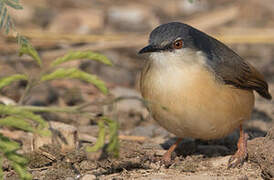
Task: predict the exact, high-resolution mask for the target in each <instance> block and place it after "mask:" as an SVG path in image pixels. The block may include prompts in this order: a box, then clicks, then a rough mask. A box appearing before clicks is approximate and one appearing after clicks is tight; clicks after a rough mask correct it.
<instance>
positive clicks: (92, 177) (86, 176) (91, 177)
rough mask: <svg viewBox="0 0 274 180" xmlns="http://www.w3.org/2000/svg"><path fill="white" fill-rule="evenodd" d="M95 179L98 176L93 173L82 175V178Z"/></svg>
mask: <svg viewBox="0 0 274 180" xmlns="http://www.w3.org/2000/svg"><path fill="white" fill-rule="evenodd" d="M94 179H96V176H95V175H93V174H86V175H84V176H83V177H82V179H81V180H94Z"/></svg>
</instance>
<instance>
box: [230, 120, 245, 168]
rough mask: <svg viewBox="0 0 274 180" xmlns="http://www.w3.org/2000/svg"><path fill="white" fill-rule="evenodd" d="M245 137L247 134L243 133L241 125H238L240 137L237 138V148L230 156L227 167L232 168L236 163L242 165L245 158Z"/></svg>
mask: <svg viewBox="0 0 274 180" xmlns="http://www.w3.org/2000/svg"><path fill="white" fill-rule="evenodd" d="M247 139H248V135H247V134H246V133H244V130H243V128H242V125H240V138H239V140H238V144H237V147H238V150H237V152H236V153H235V154H234V155H233V156H231V157H230V159H229V161H228V168H234V167H236V166H237V165H239V164H240V165H242V164H243V163H244V161H245V159H246V158H247Z"/></svg>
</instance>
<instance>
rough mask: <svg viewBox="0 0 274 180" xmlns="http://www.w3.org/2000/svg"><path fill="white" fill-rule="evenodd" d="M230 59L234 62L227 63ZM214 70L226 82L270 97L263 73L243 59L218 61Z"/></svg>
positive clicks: (267, 97)
mask: <svg viewBox="0 0 274 180" xmlns="http://www.w3.org/2000/svg"><path fill="white" fill-rule="evenodd" d="M231 61H234V64H231V63H229V62H231ZM215 72H216V74H217V76H219V77H221V78H222V80H223V81H224V82H225V83H226V84H231V85H233V86H235V87H237V88H242V89H252V90H255V91H257V92H258V93H259V94H260V95H261V96H262V97H264V98H266V99H271V98H272V97H271V95H270V93H269V92H268V85H267V83H266V81H265V80H264V77H263V75H262V74H261V73H259V72H258V71H257V70H256V69H255V68H254V67H253V66H252V65H251V64H249V63H248V62H246V61H244V60H239V59H234V60H230V61H228V62H226V61H224V62H222V63H219V64H218V65H217V66H216V70H215Z"/></svg>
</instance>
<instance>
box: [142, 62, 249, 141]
mask: <svg viewBox="0 0 274 180" xmlns="http://www.w3.org/2000/svg"><path fill="white" fill-rule="evenodd" d="M148 66H149V67H148ZM160 66H162V65H160ZM140 89H141V93H142V95H143V97H144V99H145V100H147V101H148V102H149V109H150V111H151V113H152V116H153V117H154V119H155V120H156V121H157V122H158V123H159V124H160V125H161V126H163V127H164V128H165V129H167V130H168V131H169V132H171V133H173V134H175V135H176V136H177V137H182V138H183V137H191V138H198V139H217V138H221V137H224V136H226V135H228V134H229V133H231V132H232V131H234V130H235V129H236V128H238V127H239V125H240V124H242V123H243V121H245V120H248V119H249V118H250V115H251V111H252V108H253V106H254V94H253V92H252V91H247V90H242V89H238V88H235V87H233V86H229V85H225V84H223V83H222V82H219V81H218V80H216V78H215V77H214V74H213V73H212V72H211V71H209V70H208V69H207V68H205V67H203V66H201V65H200V64H185V63H177V64H174V65H169V66H165V67H164V66H163V67H157V64H156V65H155V64H150V65H147V68H144V70H143V72H142V77H141V84H140Z"/></svg>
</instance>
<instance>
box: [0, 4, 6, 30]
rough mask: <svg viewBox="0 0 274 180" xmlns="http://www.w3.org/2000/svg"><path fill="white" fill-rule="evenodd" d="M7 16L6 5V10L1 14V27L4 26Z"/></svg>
mask: <svg viewBox="0 0 274 180" xmlns="http://www.w3.org/2000/svg"><path fill="white" fill-rule="evenodd" d="M6 16H7V8H6V7H4V12H3V14H2V15H1V22H0V28H2V27H3V25H4V22H5V19H6Z"/></svg>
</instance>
